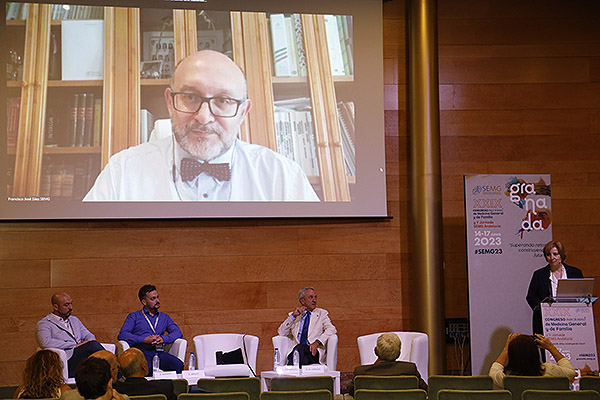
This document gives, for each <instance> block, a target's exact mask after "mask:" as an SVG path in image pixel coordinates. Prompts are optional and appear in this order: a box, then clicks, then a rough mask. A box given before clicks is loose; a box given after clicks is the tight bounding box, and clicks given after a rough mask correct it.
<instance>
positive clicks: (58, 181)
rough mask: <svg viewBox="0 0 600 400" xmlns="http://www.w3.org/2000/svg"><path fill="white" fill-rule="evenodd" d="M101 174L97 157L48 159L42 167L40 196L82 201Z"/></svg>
mask: <svg viewBox="0 0 600 400" xmlns="http://www.w3.org/2000/svg"><path fill="white" fill-rule="evenodd" d="M99 173H100V166H99V160H98V159H97V158H95V157H88V158H87V159H78V160H74V161H63V160H60V159H59V158H51V157H47V158H46V159H45V160H44V165H43V167H42V176H41V179H40V196H42V197H50V199H51V200H81V199H83V197H84V196H85V194H86V193H87V192H88V191H89V189H90V188H91V187H92V184H93V183H94V179H95V178H96V176H97V175H98V174H99Z"/></svg>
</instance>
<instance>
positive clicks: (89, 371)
mask: <svg viewBox="0 0 600 400" xmlns="http://www.w3.org/2000/svg"><path fill="white" fill-rule="evenodd" d="M111 378H112V375H111V373H110V364H109V363H108V362H107V361H106V360H103V359H101V358H96V357H90V358H88V359H87V360H85V361H83V362H82V363H81V364H79V366H78V367H77V370H75V383H76V384H77V390H79V394H81V395H82V396H83V398H84V399H97V398H98V397H101V396H103V395H104V394H106V390H107V388H108V382H109V381H110V379H111Z"/></svg>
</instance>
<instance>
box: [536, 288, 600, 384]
mask: <svg viewBox="0 0 600 400" xmlns="http://www.w3.org/2000/svg"><path fill="white" fill-rule="evenodd" d="M583 300H585V299H572V301H567V302H562V301H561V302H557V303H542V304H541V309H542V321H543V324H544V336H546V337H547V338H548V339H550V341H551V342H552V343H554V345H555V346H556V348H557V349H558V351H560V352H561V353H562V354H563V355H564V356H565V357H566V358H567V359H568V360H569V361H571V364H573V367H575V369H576V370H578V371H579V372H580V375H581V376H585V375H590V376H598V354H597V351H596V333H595V329H594V314H593V312H592V304H591V303H589V304H588V303H583V302H582V301H583ZM546 359H547V360H552V361H554V362H556V360H554V359H553V357H552V356H551V355H550V352H548V351H546Z"/></svg>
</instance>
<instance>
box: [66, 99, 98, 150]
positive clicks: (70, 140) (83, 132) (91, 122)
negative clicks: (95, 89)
mask: <svg viewBox="0 0 600 400" xmlns="http://www.w3.org/2000/svg"><path fill="white" fill-rule="evenodd" d="M70 107H71V109H70V112H69V118H68V121H69V123H68V129H67V132H68V134H67V135H66V137H65V138H64V139H63V140H60V139H58V138H57V139H56V140H57V141H58V142H59V143H62V144H63V145H64V146H70V147H89V146H99V145H100V140H101V133H102V132H101V131H102V126H101V124H102V100H101V99H97V98H95V96H94V94H93V93H74V94H73V97H72V100H71V106H70ZM55 130H56V129H55Z"/></svg>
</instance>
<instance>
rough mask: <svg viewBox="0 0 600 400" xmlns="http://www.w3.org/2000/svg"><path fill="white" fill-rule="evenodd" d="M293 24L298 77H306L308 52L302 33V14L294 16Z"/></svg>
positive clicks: (292, 18)
mask: <svg viewBox="0 0 600 400" xmlns="http://www.w3.org/2000/svg"><path fill="white" fill-rule="evenodd" d="M291 20H292V24H293V26H294V37H295V47H294V49H295V51H296V59H297V62H298V75H300V76H306V74H307V71H306V52H305V51H304V33H303V32H302V19H301V18H300V14H292V17H291Z"/></svg>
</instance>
